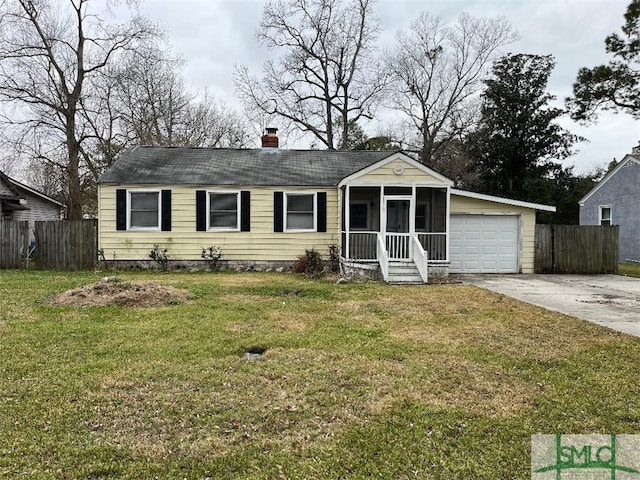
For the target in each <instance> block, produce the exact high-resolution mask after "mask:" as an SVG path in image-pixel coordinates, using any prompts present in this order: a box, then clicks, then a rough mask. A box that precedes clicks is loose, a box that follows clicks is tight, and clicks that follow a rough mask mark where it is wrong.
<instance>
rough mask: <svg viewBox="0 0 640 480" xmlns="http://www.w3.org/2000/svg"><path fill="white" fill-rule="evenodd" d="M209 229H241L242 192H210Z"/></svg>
mask: <svg viewBox="0 0 640 480" xmlns="http://www.w3.org/2000/svg"><path fill="white" fill-rule="evenodd" d="M208 201H209V225H208V228H209V230H240V215H239V214H238V212H239V210H240V208H239V204H240V192H209V197H208Z"/></svg>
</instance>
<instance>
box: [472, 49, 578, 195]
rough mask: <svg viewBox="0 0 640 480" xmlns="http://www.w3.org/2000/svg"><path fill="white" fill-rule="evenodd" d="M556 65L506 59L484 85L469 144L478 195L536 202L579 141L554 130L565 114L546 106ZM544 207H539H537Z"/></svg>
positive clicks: (545, 59)
mask: <svg viewBox="0 0 640 480" xmlns="http://www.w3.org/2000/svg"><path fill="white" fill-rule="evenodd" d="M554 66H555V62H554V60H553V57H552V56H551V55H544V56H542V55H528V54H509V55H506V56H504V57H502V58H501V59H500V60H498V61H497V62H496V63H495V64H494V66H493V71H492V73H493V76H492V78H490V79H488V80H486V81H485V84H486V87H487V88H486V90H485V92H484V93H483V95H482V99H483V104H482V116H481V120H480V124H479V127H478V128H477V129H476V131H475V132H474V133H472V134H471V135H469V136H468V138H467V142H466V143H467V149H468V152H469V155H470V159H471V162H472V165H473V166H474V168H475V169H476V170H477V173H478V177H479V183H478V189H479V190H480V191H482V192H484V193H488V194H493V195H502V196H507V197H510V198H515V199H520V200H525V201H532V202H540V201H541V200H543V199H544V195H543V194H544V191H545V190H546V187H543V188H542V189H541V188H540V186H541V185H545V184H546V182H544V181H542V180H544V179H549V178H552V175H553V173H554V172H557V168H558V167H559V165H558V163H557V162H556V160H561V159H564V158H566V157H568V156H569V155H571V153H572V151H571V148H572V146H573V145H574V144H575V143H576V142H577V141H580V140H582V139H581V138H580V137H578V136H576V135H573V134H571V133H569V132H568V131H567V130H565V129H564V128H562V127H561V126H560V125H558V123H557V120H558V118H560V117H561V116H562V115H563V114H564V113H565V111H564V110H562V109H560V108H555V107H552V106H550V103H551V102H552V101H553V100H554V99H555V97H554V96H553V95H551V94H549V93H548V92H547V91H546V88H547V83H548V80H549V76H550V74H551V71H552V70H553V67H554ZM541 203H542V202H541Z"/></svg>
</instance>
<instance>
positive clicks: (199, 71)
mask: <svg viewBox="0 0 640 480" xmlns="http://www.w3.org/2000/svg"><path fill="white" fill-rule="evenodd" d="M629 1H630V0H437V1H426V0H420V1H419V0H378V2H377V4H376V13H377V15H378V16H379V17H380V19H381V21H382V33H381V35H380V38H379V44H380V45H381V46H385V45H387V46H389V45H391V44H392V43H393V41H394V36H395V33H396V32H397V31H398V30H400V29H406V28H408V26H409V24H410V23H411V22H412V21H413V20H414V19H415V18H416V16H417V14H418V13H419V12H421V11H429V12H430V13H432V14H434V15H437V16H439V17H442V18H443V19H444V20H446V21H448V22H453V21H455V19H456V18H457V17H458V15H460V13H462V12H467V13H469V14H471V15H474V16H496V15H502V16H505V17H507V19H508V20H509V21H510V22H511V24H512V25H513V27H514V28H515V29H516V30H517V31H518V32H519V33H520V36H521V40H519V41H518V42H516V43H514V44H512V45H511V46H510V48H508V49H507V51H508V52H512V53H533V54H552V55H553V56H554V57H555V59H556V62H557V65H556V68H555V70H554V73H553V75H552V77H551V81H550V85H549V91H550V92H551V93H552V94H554V95H556V96H557V97H558V99H561V100H562V99H564V98H565V97H566V96H568V95H570V94H571V86H572V83H573V82H574V81H575V77H576V73H577V71H578V69H579V68H580V67H593V66H595V65H598V64H600V63H605V62H606V61H608V58H609V57H608V56H607V55H606V54H605V52H604V39H605V37H606V36H607V35H609V34H610V33H612V32H614V31H615V32H618V31H620V27H621V26H622V24H623V21H624V19H623V15H624V12H625V11H626V7H627V5H628V4H629ZM264 3H265V2H264V1H263V0H179V1H178V0H146V1H145V2H144V3H143V4H142V13H143V14H144V15H145V16H147V17H148V18H150V19H151V20H153V21H154V22H157V23H158V24H160V25H162V26H163V27H164V28H165V29H166V35H167V39H168V41H169V43H170V45H171V47H172V49H173V51H174V52H175V53H177V54H179V55H181V56H182V57H183V58H184V59H185V60H186V61H187V62H188V63H187V65H186V67H185V70H184V76H185V80H186V81H187V83H188V85H190V86H192V87H194V88H207V89H208V90H209V92H210V93H212V94H213V95H215V96H216V97H217V98H219V99H221V100H223V101H224V102H225V103H227V104H229V105H232V106H238V105H239V104H238V100H237V99H236V96H235V91H234V86H233V71H234V65H235V64H239V65H247V66H249V67H250V69H251V70H252V72H255V73H259V71H260V68H261V65H262V61H263V59H264V57H265V55H266V54H267V53H266V51H265V50H263V49H261V48H259V46H258V43H257V41H256V39H255V29H256V27H257V26H258V23H259V22H260V18H261V15H262V9H263V5H264ZM505 53H507V52H506V51H505ZM563 125H564V126H565V127H566V128H568V129H570V130H571V131H572V132H573V133H576V134H579V135H582V136H583V137H586V138H587V139H588V140H589V143H582V144H580V145H579V146H578V148H579V152H578V153H577V154H576V155H575V156H574V157H571V158H570V159H569V160H567V161H565V163H564V164H565V165H572V164H575V165H576V170H577V171H579V172H585V171H589V170H592V169H593V168H595V167H596V166H598V165H603V164H605V163H608V162H609V161H610V160H611V159H612V158H614V157H615V158H616V159H618V160H620V159H621V158H622V157H623V156H624V155H625V154H627V153H629V152H630V151H631V148H632V147H633V146H635V145H637V144H638V142H639V140H640V132H639V130H638V122H636V121H634V120H633V119H632V118H631V117H630V116H628V115H625V114H618V115H615V114H602V115H601V116H600V119H599V121H598V122H597V123H595V124H593V125H589V126H586V127H585V126H581V125H578V124H576V123H574V122H572V121H571V120H569V119H567V120H564V121H563ZM372 128H373V129H374V130H375V126H374V127H372ZM296 146H299V147H305V146H306V145H296Z"/></svg>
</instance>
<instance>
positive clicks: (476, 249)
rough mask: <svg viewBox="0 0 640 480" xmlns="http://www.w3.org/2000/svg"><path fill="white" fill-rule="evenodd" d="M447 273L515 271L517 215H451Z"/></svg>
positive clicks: (516, 258) (516, 263)
mask: <svg viewBox="0 0 640 480" xmlns="http://www.w3.org/2000/svg"><path fill="white" fill-rule="evenodd" d="M449 247H450V254H449V259H450V260H451V265H450V267H449V269H450V272H451V273H517V272H518V217H517V216H514V215H452V216H451V237H450V240H449Z"/></svg>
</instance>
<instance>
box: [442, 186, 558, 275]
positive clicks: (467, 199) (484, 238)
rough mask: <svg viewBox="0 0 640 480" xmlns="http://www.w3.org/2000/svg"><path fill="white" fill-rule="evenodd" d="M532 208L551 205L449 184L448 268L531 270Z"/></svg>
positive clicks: (548, 208) (551, 209)
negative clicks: (479, 191)
mask: <svg viewBox="0 0 640 480" xmlns="http://www.w3.org/2000/svg"><path fill="white" fill-rule="evenodd" d="M536 210H543V211H549V212H555V207H551V206H549V205H540V204H537V203H530V202H523V201H520V200H511V199H508V198H502V197H495V196H493V195H484V194H480V193H475V192H468V191H465V190H458V189H455V188H452V189H451V210H450V217H449V232H450V235H449V261H450V263H449V272H451V273H533V271H534V243H535V229H536Z"/></svg>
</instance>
